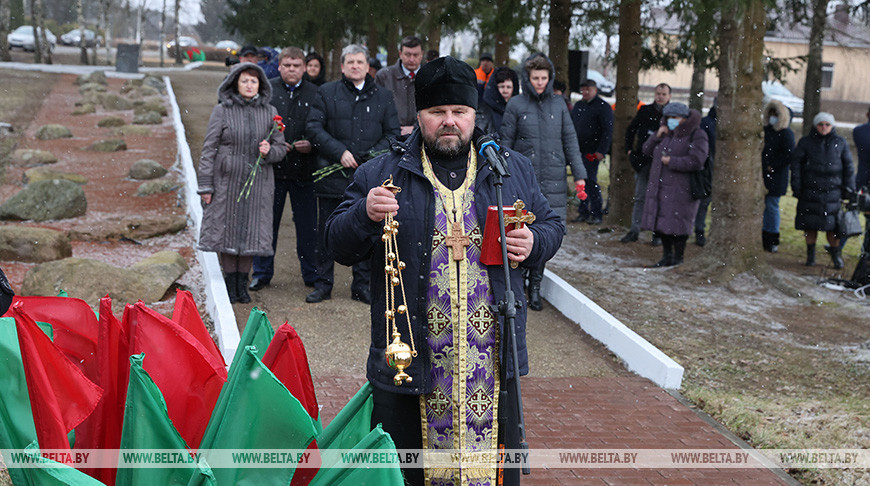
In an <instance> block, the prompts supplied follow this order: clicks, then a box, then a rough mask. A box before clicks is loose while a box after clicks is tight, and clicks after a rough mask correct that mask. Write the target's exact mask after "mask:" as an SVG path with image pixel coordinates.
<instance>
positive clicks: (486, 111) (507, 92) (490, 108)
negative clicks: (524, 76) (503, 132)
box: [475, 66, 520, 134]
mask: <svg viewBox="0 0 870 486" xmlns="http://www.w3.org/2000/svg"><path fill="white" fill-rule="evenodd" d="M518 94H520V78H519V76H517V73H516V71H514V70H513V69H511V68H509V67H506V66H501V67H497V68H495V71H493V73H492V75H491V76H490V77H489V81H487V82H486V87H485V88H484V89H483V99H482V100H481V101H482V102H481V103H479V105H480V106H479V109H478V110H477V120H476V121H475V125H477V127H478V128H480V129H481V130H483V131H484V133H487V134H492V133H496V134H497V133H498V131H499V129H501V119H502V117H503V116H504V109H505V108H506V107H507V104H508V101H510V99H511V98H513V97H514V96H516V95H518Z"/></svg>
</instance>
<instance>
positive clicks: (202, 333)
mask: <svg viewBox="0 0 870 486" xmlns="http://www.w3.org/2000/svg"><path fill="white" fill-rule="evenodd" d="M172 320H173V321H175V323H176V324H178V325H179V326H181V327H183V328H185V329H187V330H188V331H189V332H190V334H192V335H193V337H195V338H196V339H197V341H199V342H200V343H201V344H202V345H203V346H205V349H207V350H208V351H209V353H210V356H211V357H214V360H213V362H212V365H213V366H221V367H223V368H226V367H227V363H226V361H224V356H223V355H222V354H221V352H220V350H219V349H218V347H217V344H215V342H214V339H212V338H211V335H209V333H208V329H206V327H205V324H203V322H202V318H201V317H200V316H199V309H197V308H196V304H195V303H194V302H193V295H192V294H191V293H190V292H189V291H187V290H181V289H178V290H177V291H176V292H175V308H173V309H172Z"/></svg>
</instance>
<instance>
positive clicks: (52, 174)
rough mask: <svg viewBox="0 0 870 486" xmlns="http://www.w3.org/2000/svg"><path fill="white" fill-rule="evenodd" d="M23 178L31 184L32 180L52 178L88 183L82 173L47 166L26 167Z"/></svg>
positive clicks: (49, 179)
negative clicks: (62, 170)
mask: <svg viewBox="0 0 870 486" xmlns="http://www.w3.org/2000/svg"><path fill="white" fill-rule="evenodd" d="M23 179H24V183H25V184H33V183H34V182H39V181H51V180H54V179H64V180H67V181H71V182H75V183H76V184H87V183H88V178H87V177H85V176H83V175H79V174H74V173H72V172H61V171H59V170H54V169H51V168H49V167H34V168H32V169H27V170H26V171H24V177H23Z"/></svg>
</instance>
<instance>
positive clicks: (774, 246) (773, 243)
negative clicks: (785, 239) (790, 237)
mask: <svg viewBox="0 0 870 486" xmlns="http://www.w3.org/2000/svg"><path fill="white" fill-rule="evenodd" d="M777 251H779V233H771V234H770V252H771V253H776V252H777Z"/></svg>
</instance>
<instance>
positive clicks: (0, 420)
mask: <svg viewBox="0 0 870 486" xmlns="http://www.w3.org/2000/svg"><path fill="white" fill-rule="evenodd" d="M37 325H38V326H39V328H40V329H42V330H43V331H45V334H47V335H48V336H49V337H51V335H52V333H51V325H50V324H45V323H43V322H38V323H37ZM0 390H2V393H0V449H17V450H22V449H24V448H25V447H27V446H28V444H30V443H31V442H33V441H35V440H36V426H34V425H33V412H31V409H30V396H29V395H28V394H27V379H26V378H25V377H24V365H23V364H22V362H21V350H20V349H19V347H18V331H17V330H16V329H15V318H13V317H3V318H0ZM9 476H10V477H11V478H12V482H13V483H14V484H16V485H19V484H30V483H29V482H28V479H27V478H26V476H25V475H24V472H23V471H22V470H20V469H17V468H10V469H9Z"/></svg>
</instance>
